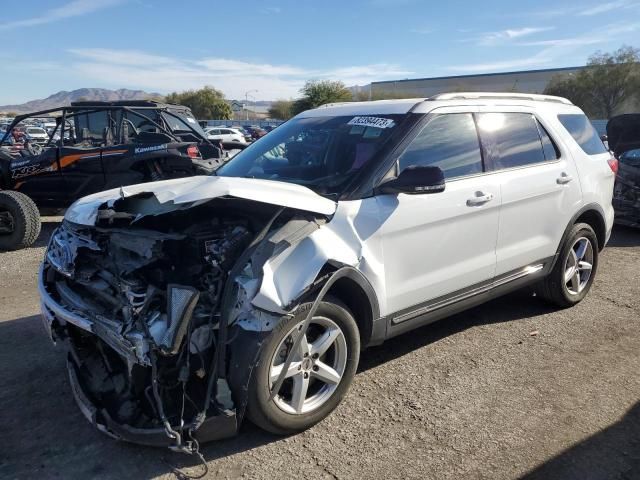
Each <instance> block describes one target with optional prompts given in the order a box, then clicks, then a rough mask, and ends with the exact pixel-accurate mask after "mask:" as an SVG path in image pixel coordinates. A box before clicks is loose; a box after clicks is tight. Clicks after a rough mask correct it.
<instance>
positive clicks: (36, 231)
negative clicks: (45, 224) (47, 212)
mask: <svg viewBox="0 0 640 480" xmlns="http://www.w3.org/2000/svg"><path fill="white" fill-rule="evenodd" d="M0 212H5V213H6V212H8V213H9V214H10V215H11V218H12V221H13V231H12V232H11V233H0V250H18V249H21V248H25V247H29V246H31V245H33V242H35V241H36V239H37V238H38V235H40V212H38V207H37V206H36V204H35V203H34V202H33V200H31V199H30V198H29V197H27V196H26V195H25V194H23V193H20V192H13V191H10V190H0Z"/></svg>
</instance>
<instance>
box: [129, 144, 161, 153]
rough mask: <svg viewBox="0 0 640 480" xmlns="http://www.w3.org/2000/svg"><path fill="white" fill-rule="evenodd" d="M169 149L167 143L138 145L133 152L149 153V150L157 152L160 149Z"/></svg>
mask: <svg viewBox="0 0 640 480" xmlns="http://www.w3.org/2000/svg"><path fill="white" fill-rule="evenodd" d="M166 149H167V144H166V143H163V144H162V145H153V146H151V147H137V148H136V149H135V150H134V151H133V153H134V154H136V155H137V154H138V153H148V152H157V151H158V150H166Z"/></svg>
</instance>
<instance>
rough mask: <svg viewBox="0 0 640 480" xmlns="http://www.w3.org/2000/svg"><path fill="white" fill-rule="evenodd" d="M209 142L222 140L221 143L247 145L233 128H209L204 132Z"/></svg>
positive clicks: (240, 133)
mask: <svg viewBox="0 0 640 480" xmlns="http://www.w3.org/2000/svg"><path fill="white" fill-rule="evenodd" d="M205 133H206V134H207V138H208V139H209V140H222V141H223V142H239V143H247V141H246V139H245V138H244V135H243V134H242V132H240V131H239V130H236V129H235V128H226V127H209V128H207V129H206V130H205Z"/></svg>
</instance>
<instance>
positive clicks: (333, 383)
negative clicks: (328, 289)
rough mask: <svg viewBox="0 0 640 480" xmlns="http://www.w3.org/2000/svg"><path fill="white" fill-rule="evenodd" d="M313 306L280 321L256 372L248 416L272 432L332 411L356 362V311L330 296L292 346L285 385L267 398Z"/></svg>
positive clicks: (318, 418) (284, 430)
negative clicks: (298, 344)
mask: <svg viewBox="0 0 640 480" xmlns="http://www.w3.org/2000/svg"><path fill="white" fill-rule="evenodd" d="M310 307H311V304H310V303H309V304H305V305H303V306H301V308H300V309H298V312H297V313H296V315H295V316H293V317H291V318H288V319H287V320H283V321H282V322H281V323H280V324H279V325H278V326H276V328H275V329H274V331H273V333H272V335H271V336H270V337H269V339H268V340H267V341H266V344H265V346H264V347H263V348H262V350H261V353H260V359H259V362H258V365H257V367H256V370H255V371H254V374H253V375H252V379H251V383H250V388H249V404H248V414H249V418H250V419H251V420H252V421H253V422H254V423H255V424H257V425H258V426H260V427H262V428H264V429H265V430H268V431H270V432H273V433H277V434H290V433H296V432H299V431H302V430H305V429H307V428H309V427H311V426H312V425H314V424H316V423H318V422H319V421H321V420H322V419H323V418H325V417H326V416H327V415H329V414H330V413H331V412H332V411H333V410H334V409H335V408H336V407H337V406H338V404H339V403H340V402H341V401H342V398H343V397H344V395H345V394H346V392H347V390H348V389H349V386H350V385H351V381H352V380H353V377H354V375H355V372H356V368H357V366H358V359H359V355H360V337H359V333H358V327H357V325H356V322H355V320H354V318H353V315H351V313H350V312H349V310H348V309H347V308H346V307H345V306H344V305H342V303H340V302H339V301H337V300H331V299H327V300H326V301H323V302H322V303H321V304H320V306H319V308H318V310H317V312H316V314H315V316H314V317H313V319H312V320H311V323H310V325H309V328H308V329H307V332H306V334H305V336H304V337H303V338H302V343H301V345H300V348H299V349H297V351H296V352H294V356H293V361H292V362H291V365H290V366H289V368H288V369H287V372H286V374H285V380H284V382H283V383H282V386H281V387H280V389H279V390H278V392H277V394H276V395H275V397H274V398H273V399H270V398H269V397H270V392H271V389H272V388H273V385H274V384H275V383H276V381H277V379H278V378H279V376H280V374H281V372H282V369H283V367H284V363H285V360H286V358H287V356H288V355H289V353H290V352H291V349H292V348H293V343H294V341H295V339H296V337H297V335H298V332H299V331H300V329H301V328H302V327H303V323H304V319H305V317H306V314H307V312H308V311H309V308H310Z"/></svg>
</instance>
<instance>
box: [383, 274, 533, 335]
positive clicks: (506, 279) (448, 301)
mask: <svg viewBox="0 0 640 480" xmlns="http://www.w3.org/2000/svg"><path fill="white" fill-rule="evenodd" d="M543 268H544V264H543V263H539V264H536V265H529V266H527V267H525V268H523V269H522V270H517V271H515V272H513V273H510V274H508V275H505V276H503V277H500V278H498V279H495V280H493V281H492V282H490V283H488V284H486V285H482V286H480V287H476V288H472V289H471V290H466V291H464V292H461V293H458V294H457V295H453V296H451V297H448V298H445V299H442V300H438V301H435V302H434V303H430V304H428V305H425V306H423V307H420V308H418V309H416V310H412V311H410V312H407V313H403V314H401V315H398V316H396V317H393V318H392V319H391V323H393V324H394V325H397V324H399V323H402V322H405V321H407V320H411V319H412V318H415V317H419V316H420V315H424V314H426V313H431V312H433V311H435V310H439V309H441V308H444V307H448V306H449V305H453V304H454V303H458V302H461V301H463V300H466V299H468V298H471V297H475V296H476V295H480V294H482V293H487V292H489V291H491V290H493V289H494V288H496V287H500V286H502V285H506V284H507V283H511V282H513V281H515V280H519V279H521V278H524V277H528V276H529V275H533V274H534V273H538V272H539V271H540V270H542V269H543Z"/></svg>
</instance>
